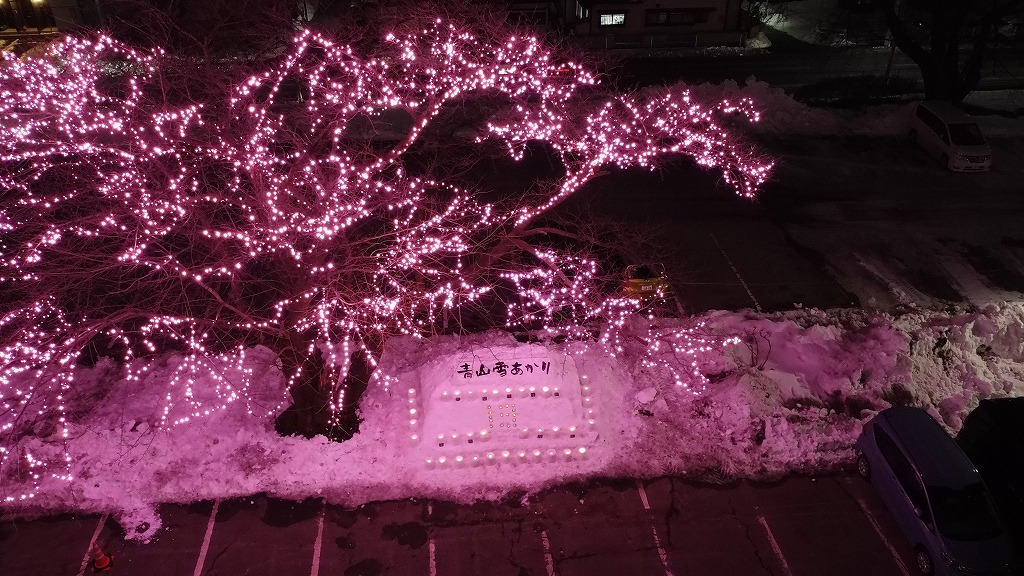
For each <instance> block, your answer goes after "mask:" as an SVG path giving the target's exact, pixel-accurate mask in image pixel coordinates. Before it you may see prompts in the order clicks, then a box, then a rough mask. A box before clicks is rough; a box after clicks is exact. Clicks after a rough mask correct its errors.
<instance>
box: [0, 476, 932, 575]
mask: <svg viewBox="0 0 1024 576" xmlns="http://www.w3.org/2000/svg"><path fill="white" fill-rule="evenodd" d="M160 513H161V516H162V518H163V522H164V525H163V528H162V529H161V530H160V532H159V533H158V534H157V536H156V537H155V538H154V539H153V540H152V541H151V542H150V543H147V544H141V543H136V542H131V541H127V540H126V539H125V538H124V534H123V533H122V532H121V530H120V528H119V527H118V526H117V524H116V523H115V522H114V521H113V520H111V519H109V518H104V517H100V516H57V517H53V518H46V519H39V520H33V521H25V520H10V521H4V522H2V523H0V566H3V574H15V575H55V576H56V575H84V574H91V573H92V570H91V565H90V564H89V544H90V542H91V541H92V540H93V538H95V541H96V543H97V544H98V545H99V546H100V547H101V548H102V550H103V551H104V552H105V553H106V554H111V555H113V557H114V562H113V567H112V569H111V570H110V572H109V574H111V575H124V576H127V575H146V576H170V575H192V576H199V575H209V576H213V575H225V576H226V575H232V576H234V575H248V574H260V575H263V574H284V575H305V574H310V575H311V576H319V575H328V574H330V575H345V576H377V575H385V574H390V575H406V574H423V575H429V576H436V575H456V576H458V575H478V574H487V575H494V576H500V575H510V576H526V575H541V576H552V575H558V576H577V575H578V576H584V575H587V576H600V575H635V576H644V575H659V576H660V575H663V574H664V575H669V574H671V575H683V574H709V575H712V574H713V575H723V574H725V575H728V574H742V575H751V576H754V575H775V576H803V575H817V574H830V575H845V574H850V575H853V574H858V575H859V574H873V575H877V576H887V575H893V576H909V574H910V573H911V571H912V570H913V564H912V561H911V560H912V559H911V555H910V554H911V550H910V546H909V544H908V543H907V542H906V541H905V540H904V539H903V537H902V536H901V535H900V533H899V532H898V529H897V528H896V527H895V524H893V522H892V520H891V519H890V518H889V516H888V514H887V513H886V511H885V510H884V508H883V507H882V504H881V503H880V501H879V500H878V499H877V497H876V496H875V495H874V493H873V492H872V491H871V488H870V486H868V485H867V484H866V483H865V482H863V481H862V480H860V479H859V478H857V477H854V476H848V475H837V476H828V477H821V478H811V477H803V476H794V477H790V478H787V479H785V480H782V481H779V482H772V483H749V482H735V483H732V484H728V485H724V486H719V485H707V484H695V483H692V482H688V481H686V480H683V479H680V478H675V477H662V478H657V479H653V480H647V481H643V482H639V481H635V480H614V481H597V482H592V483H588V484H586V485H569V486H562V487H557V488H554V489H551V490H549V491H547V492H544V493H542V494H539V495H537V496H536V497H534V498H532V499H530V500H529V501H528V502H526V503H522V502H520V501H518V500H515V501H509V502H502V503H492V502H480V503H476V504H473V505H457V504H453V503H450V502H441V501H430V500H404V501H390V502H373V503H370V504H366V505H364V506H360V507H358V508H354V509H348V508H343V507H339V506H334V505H330V504H325V503H323V502H321V501H319V500H307V501H304V502H292V501H286V500H280V499H276V498H272V497H268V496H265V495H256V496H252V497H249V498H240V499H232V500H225V501H218V502H201V503H197V504H193V505H177V504H168V505H164V506H161V507H160Z"/></svg>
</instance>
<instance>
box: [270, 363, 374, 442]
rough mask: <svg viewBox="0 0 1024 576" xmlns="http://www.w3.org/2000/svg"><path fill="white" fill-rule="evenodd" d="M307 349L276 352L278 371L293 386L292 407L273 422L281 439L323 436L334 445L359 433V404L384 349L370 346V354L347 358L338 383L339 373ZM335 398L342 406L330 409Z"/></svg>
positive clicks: (291, 391)
mask: <svg viewBox="0 0 1024 576" xmlns="http://www.w3.org/2000/svg"><path fill="white" fill-rule="evenodd" d="M307 346H308V345H299V346H296V345H291V346H287V347H284V348H283V349H282V350H279V351H278V357H279V358H280V359H281V370H282V372H283V373H284V376H285V378H286V379H288V380H292V379H294V383H293V384H292V387H291V389H290V390H289V393H290V394H291V396H292V404H291V406H289V407H288V408H286V409H285V411H284V412H282V413H281V414H279V415H278V417H277V418H276V419H275V421H274V429H275V430H276V431H277V433H278V434H281V435H282V436H302V437H304V438H312V437H314V436H317V435H322V436H325V437H327V438H328V439H330V440H333V441H335V442H343V441H345V440H348V439H350V438H352V436H354V435H355V434H356V433H357V432H359V424H360V422H362V420H361V419H360V418H359V401H360V399H361V398H362V396H363V393H364V392H365V391H366V389H367V387H368V386H369V383H370V379H371V378H372V376H373V370H374V367H375V366H376V364H377V362H376V359H377V358H379V357H380V351H381V349H382V348H383V345H382V344H381V345H377V344H376V343H369V346H370V347H371V351H370V352H365V351H363V350H357V351H356V352H354V353H353V354H352V356H351V357H350V358H349V367H348V375H347V376H346V377H345V380H344V381H343V382H340V383H339V382H338V379H339V376H340V374H339V371H338V370H337V369H336V368H335V367H334V366H331V365H329V364H327V362H325V361H324V357H323V354H322V353H321V351H320V349H319V347H316V348H314V351H313V353H312V354H305V351H306V350H308V347H307ZM371 354H372V356H373V358H371V357H370V355H371ZM300 370H301V371H300ZM296 374H298V376H296ZM339 391H340V392H342V393H341V394H339ZM338 398H340V404H341V405H340V406H337V407H336V408H335V409H332V407H331V404H332V401H334V400H335V399H338Z"/></svg>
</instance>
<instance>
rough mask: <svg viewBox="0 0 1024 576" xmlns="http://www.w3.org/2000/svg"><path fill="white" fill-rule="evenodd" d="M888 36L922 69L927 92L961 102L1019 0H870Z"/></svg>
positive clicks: (1023, 7) (1018, 10)
mask: <svg viewBox="0 0 1024 576" xmlns="http://www.w3.org/2000/svg"><path fill="white" fill-rule="evenodd" d="M874 2H875V5H876V6H878V8H879V9H880V10H881V11H882V13H883V15H884V16H885V20H886V23H887V24H888V27H889V31H890V33H891V35H892V41H893V42H894V43H895V44H896V46H897V47H898V48H899V49H900V50H901V51H902V52H903V53H904V54H906V55H907V56H909V57H910V58H911V59H912V60H913V61H914V62H915V63H916V64H917V65H918V67H919V68H920V69H921V76H922V78H923V79H924V90H925V97H926V98H929V99H935V100H948V101H950V102H960V101H962V100H963V99H964V98H965V97H966V96H967V95H968V94H970V93H971V91H973V90H974V89H975V88H976V87H977V86H978V82H979V81H980V80H981V74H982V67H983V65H984V64H985V61H986V58H987V57H988V56H989V51H990V49H991V44H992V41H993V40H994V38H995V36H996V31H997V29H998V28H999V26H1000V25H1001V23H1002V21H1003V20H1004V19H1005V18H1007V17H1009V16H1012V15H1020V13H1021V11H1022V10H1024V1H1022V0H874Z"/></svg>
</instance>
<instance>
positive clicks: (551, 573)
mask: <svg viewBox="0 0 1024 576" xmlns="http://www.w3.org/2000/svg"><path fill="white" fill-rule="evenodd" d="M540 543H541V545H542V546H544V566H545V568H547V570H548V574H547V576H556V575H555V559H554V558H552V557H551V542H550V541H549V540H548V533H547V531H545V530H541V531H540Z"/></svg>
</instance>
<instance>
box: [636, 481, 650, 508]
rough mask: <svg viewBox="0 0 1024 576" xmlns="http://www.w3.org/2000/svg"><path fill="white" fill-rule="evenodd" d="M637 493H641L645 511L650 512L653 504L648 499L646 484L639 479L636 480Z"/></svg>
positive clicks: (641, 501)
mask: <svg viewBox="0 0 1024 576" xmlns="http://www.w3.org/2000/svg"><path fill="white" fill-rule="evenodd" d="M636 491H637V492H639V493H640V503H641V504H643V505H644V510H650V509H651V502H650V500H648V499H647V490H644V483H643V482H641V481H640V479H639V478H637V479H636Z"/></svg>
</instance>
